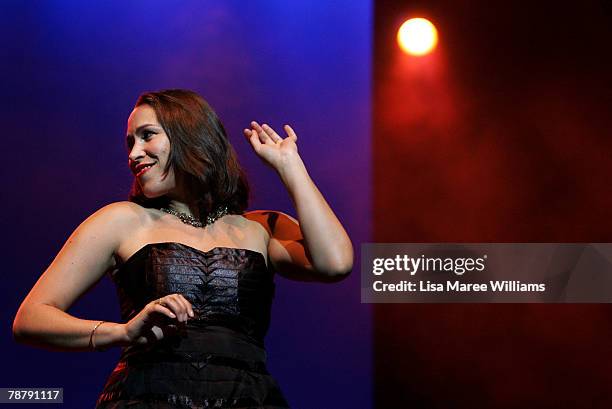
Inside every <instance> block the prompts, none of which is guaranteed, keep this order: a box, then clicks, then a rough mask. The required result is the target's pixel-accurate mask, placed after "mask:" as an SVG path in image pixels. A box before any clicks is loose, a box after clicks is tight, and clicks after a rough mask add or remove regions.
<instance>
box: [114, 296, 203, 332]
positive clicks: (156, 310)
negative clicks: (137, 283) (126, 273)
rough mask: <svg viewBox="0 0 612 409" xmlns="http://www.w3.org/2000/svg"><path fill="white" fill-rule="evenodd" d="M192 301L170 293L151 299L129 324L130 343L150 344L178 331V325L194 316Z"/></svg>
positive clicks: (126, 328)
mask: <svg viewBox="0 0 612 409" xmlns="http://www.w3.org/2000/svg"><path fill="white" fill-rule="evenodd" d="M193 317H194V313H193V308H192V306H191V303H190V302H189V301H187V300H186V299H185V297H183V296H182V295H181V294H170V295H167V296H165V297H162V298H159V299H157V300H155V301H151V302H150V303H148V304H147V305H145V307H144V308H143V309H142V310H141V311H140V312H139V313H138V314H137V315H136V316H135V317H134V318H132V319H131V320H130V321H129V322H128V323H127V324H125V331H126V333H127V336H128V339H129V341H130V343H136V344H148V343H152V342H155V341H159V340H161V339H163V338H164V337H165V336H168V335H170V334H172V333H175V332H176V331H177V326H178V325H180V324H184V323H186V322H187V320H188V319H189V318H193Z"/></svg>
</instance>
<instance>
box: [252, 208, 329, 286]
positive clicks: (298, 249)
mask: <svg viewBox="0 0 612 409" xmlns="http://www.w3.org/2000/svg"><path fill="white" fill-rule="evenodd" d="M245 217H246V218H248V219H249V220H253V221H256V222H258V223H259V224H261V225H262V226H263V227H264V228H265V229H266V230H267V232H268V234H269V235H270V241H269V242H268V258H269V259H270V262H271V264H272V266H273V267H274V270H275V271H276V272H278V273H279V274H280V275H281V276H283V277H286V278H289V279H292V280H298V281H336V280H337V279H336V278H334V277H329V276H325V275H321V274H318V273H317V272H316V271H315V269H314V268H313V265H312V259H311V256H310V254H309V253H308V249H307V248H306V246H305V242H304V237H303V235H302V230H301V229H300V223H299V222H298V221H297V220H296V219H294V218H293V217H291V216H289V215H287V214H285V213H283V212H278V211H272V210H256V211H252V212H248V213H246V214H245Z"/></svg>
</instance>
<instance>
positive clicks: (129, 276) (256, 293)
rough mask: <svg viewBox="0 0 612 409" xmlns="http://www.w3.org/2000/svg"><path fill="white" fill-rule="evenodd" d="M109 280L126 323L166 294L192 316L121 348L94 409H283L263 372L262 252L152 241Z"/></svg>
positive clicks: (266, 313)
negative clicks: (176, 296)
mask: <svg viewBox="0 0 612 409" xmlns="http://www.w3.org/2000/svg"><path fill="white" fill-rule="evenodd" d="M111 279H112V280H113V282H114V283H115V285H116V287H117V292H118V295H119V301H120V303H121V316H122V319H123V320H124V321H126V322H127V321H128V320H130V319H131V318H132V317H134V316H135V315H136V314H137V313H138V312H139V311H141V310H142V308H143V307H144V306H145V305H146V304H147V303H149V302H151V301H152V300H155V299H157V298H159V297H163V296H165V295H168V294H173V293H180V294H182V295H183V296H184V297H185V298H186V299H187V300H189V302H191V304H192V306H193V310H194V313H195V317H194V318H191V319H189V321H188V322H187V324H186V325H183V326H181V327H179V328H178V331H177V332H176V333H175V334H174V335H171V336H166V337H164V339H162V340H161V341H158V342H155V343H153V344H151V345H148V346H143V345H131V346H128V347H125V348H123V349H122V351H121V357H120V359H119V363H118V364H117V367H116V368H115V369H114V371H113V372H112V374H111V375H110V377H109V379H108V381H107V382H106V385H105V386H104V390H103V391H102V393H101V395H100V397H99V398H98V401H97V404H96V408H97V409H111V408H112V409H118V408H134V409H136V408H154V409H160V408H192V409H193V408H197V409H200V408H232V409H235V408H288V407H289V405H288V404H287V402H286V400H285V398H284V397H283V394H282V393H281V391H280V388H279V386H278V384H277V383H276V381H275V380H274V378H273V377H272V376H271V375H270V374H269V373H268V371H267V369H266V351H265V349H264V336H265V334H266V332H267V330H268V326H269V323H270V309H271V305H272V298H273V296H274V282H273V276H272V273H271V271H270V270H269V269H268V268H267V267H266V262H265V259H264V256H263V254H261V253H259V252H256V251H253V250H247V249H238V248H231V247H216V248H213V249H211V250H209V251H202V250H198V249H196V248H193V247H190V246H188V245H185V244H181V243H175V242H168V243H151V244H147V245H146V246H144V247H143V248H141V249H140V250H138V251H137V252H136V253H135V254H134V255H133V256H131V257H130V258H129V259H128V260H127V261H126V262H125V263H124V264H122V265H121V266H120V267H119V268H118V269H116V270H115V271H113V273H112V274H111Z"/></svg>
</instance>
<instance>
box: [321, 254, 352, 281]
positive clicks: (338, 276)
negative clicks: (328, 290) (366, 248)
mask: <svg viewBox="0 0 612 409" xmlns="http://www.w3.org/2000/svg"><path fill="white" fill-rule="evenodd" d="M319 271H320V272H321V274H322V275H324V276H325V277H326V280H325V281H329V282H338V281H341V280H344V279H345V278H346V277H348V276H349V275H350V274H351V272H352V271H353V260H352V259H346V260H342V259H340V260H335V261H334V262H332V263H329V264H327V265H325V266H324V267H322V268H321V269H319Z"/></svg>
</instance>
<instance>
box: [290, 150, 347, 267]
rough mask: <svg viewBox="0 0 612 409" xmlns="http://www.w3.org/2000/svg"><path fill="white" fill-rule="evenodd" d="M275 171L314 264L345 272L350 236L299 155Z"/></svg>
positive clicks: (314, 265)
mask: <svg viewBox="0 0 612 409" xmlns="http://www.w3.org/2000/svg"><path fill="white" fill-rule="evenodd" d="M278 173H279V175H280V177H281V180H282V181H283V183H284V184H285V187H286V188H287V191H288V192H289V195H290V196H291V199H292V201H293V204H294V206H295V209H296V212H297V216H298V220H299V223H300V229H301V231H302V234H303V236H304V241H305V245H306V248H307V249H308V252H309V253H310V256H311V258H312V262H313V267H314V268H315V269H316V270H319V271H323V272H331V273H333V274H345V273H348V272H349V271H350V270H351V268H352V265H353V246H352V243H351V240H350V238H349V236H348V234H347V233H346V231H345V230H344V228H343V227H342V224H341V223H340V221H339V220H338V218H337V217H336V215H335V214H334V212H333V210H332V209H331V208H330V206H329V205H328V203H327V201H326V200H325V198H324V197H323V195H322V194H321V192H320V191H319V189H318V188H317V187H316V185H315V184H314V182H313V181H312V179H311V178H310V176H309V174H308V172H307V170H306V167H305V166H304V163H303V162H302V160H301V158H300V157H299V156H297V157H296V158H295V159H294V160H292V161H291V162H290V163H288V164H287V165H286V166H285V167H283V168H282V169H281V170H279V172H278Z"/></svg>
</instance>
